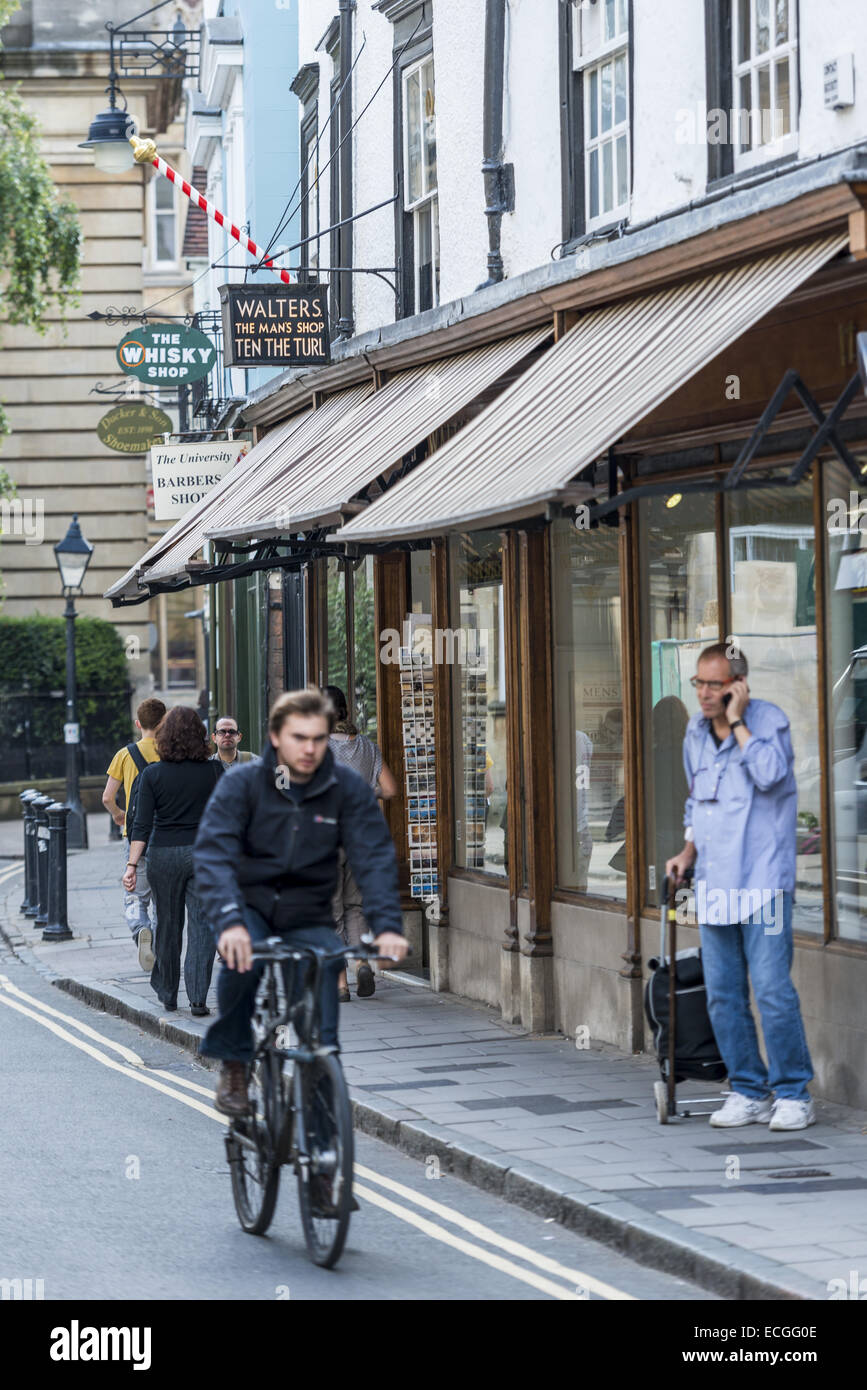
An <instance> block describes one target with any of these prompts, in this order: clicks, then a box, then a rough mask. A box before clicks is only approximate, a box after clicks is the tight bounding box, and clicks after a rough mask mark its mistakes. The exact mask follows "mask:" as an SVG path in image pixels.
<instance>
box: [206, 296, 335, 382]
mask: <svg viewBox="0 0 867 1390" xmlns="http://www.w3.org/2000/svg"><path fill="white" fill-rule="evenodd" d="M220 299H221V301H222V310H223V345H224V352H225V362H226V366H227V367H298V366H307V367H315V366H318V365H321V364H322V363H324V362H328V361H330V360H331V352H330V346H329V341H328V312H327V309H328V290H327V287H325V286H322V285H304V286H301V285H281V286H280V287H279V288H277V289H268V288H265V287H262V286H258V285H256V286H251V285H220Z"/></svg>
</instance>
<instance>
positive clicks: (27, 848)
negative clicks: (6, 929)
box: [18, 787, 39, 917]
mask: <svg viewBox="0 0 867 1390" xmlns="http://www.w3.org/2000/svg"><path fill="white" fill-rule="evenodd" d="M38 795H39V793H38V791H36V790H35V788H33V787H28V788H27V790H26V791H23V792H21V793H20V795H19V797H18V800H19V801H20V802H21V814H22V815H23V817H24V897H23V899H22V902H21V907H20V908H19V912H23V913H24V915H25V916H26V917H29V916H30V915H31V909H33V911H34V912H35V911H36V904H35V902H34V894H33V843H32V842H33V830H34V829H35V826H36V820H35V817H34V815H33V812H32V811H31V809H30V803H31V801H32V800H33V798H34V797H36V796H38Z"/></svg>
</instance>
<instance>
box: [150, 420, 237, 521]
mask: <svg viewBox="0 0 867 1390" xmlns="http://www.w3.org/2000/svg"><path fill="white" fill-rule="evenodd" d="M249 448H250V445H249V442H248V441H247V440H246V439H235V440H229V441H228V442H224V443H220V442H217V441H214V440H209V441H208V442H207V443H206V444H154V446H153V448H152V449H151V473H152V476H153V490H154V518H155V519H156V520H157V521H174V520H175V519H176V518H177V517H179V516H184V515H185V513H186V512H188V511H189V510H190V508H191V507H193V506H195V504H196V503H197V502H200V501H201V500H202V498H203V497H204V496H205V495H206V494H207V493H209V492H210V491H211V488H212V487H215V486H216V484H217V483H218V482H219V481H220V479H221V478H223V477H224V476H225V475H226V473H228V471H229V469H230V468H233V467H234V466H235V464H236V463H238V462H239V460H240V459H242V458H243V457H244V455H245V454H246V453H247V451H248V449H249Z"/></svg>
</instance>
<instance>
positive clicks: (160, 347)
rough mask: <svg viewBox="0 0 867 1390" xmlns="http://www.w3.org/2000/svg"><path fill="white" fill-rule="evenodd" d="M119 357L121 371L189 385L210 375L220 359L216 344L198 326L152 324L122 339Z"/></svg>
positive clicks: (154, 380) (134, 330)
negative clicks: (181, 326) (180, 326)
mask: <svg viewBox="0 0 867 1390" xmlns="http://www.w3.org/2000/svg"><path fill="white" fill-rule="evenodd" d="M117 360H118V364H119V365H120V369H121V371H122V372H126V374H127V376H134V377H138V379H139V381H149V382H155V383H157V384H164V385H168V386H188V385H189V384H190V382H193V381H202V380H203V378H204V377H206V376H207V375H208V374H209V372H210V371H211V369H212V368H213V366H214V363H215V362H216V360H217V346H216V344H215V343H214V341H213V339H211V338H208V337H206V335H205V334H204V333H200V332H199V330H198V329H197V328H179V327H175V326H173V325H172V324H168V323H149V324H147V325H146V327H144V328H136V329H133V331H132V332H131V333H127V335H126V337H125V338H121V340H120V342H119V343H118V345H117Z"/></svg>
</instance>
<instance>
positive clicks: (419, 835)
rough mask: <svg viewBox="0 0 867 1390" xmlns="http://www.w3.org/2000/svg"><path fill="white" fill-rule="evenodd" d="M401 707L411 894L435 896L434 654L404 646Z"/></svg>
mask: <svg viewBox="0 0 867 1390" xmlns="http://www.w3.org/2000/svg"><path fill="white" fill-rule="evenodd" d="M400 706H401V715H402V719H403V761H404V768H405V769H406V772H405V775H406V801H407V823H408V834H409V880H410V893H411V894H412V896H413V897H414V898H423V899H426V900H428V899H433V898H435V897H436V896H437V894H438V892H439V879H438V877H437V794H436V761H435V757H436V755H435V751H434V711H433V662H432V661H431V657H430V653H429V652H425V651H418V650H415V649H414V648H412V647H401V649H400Z"/></svg>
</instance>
